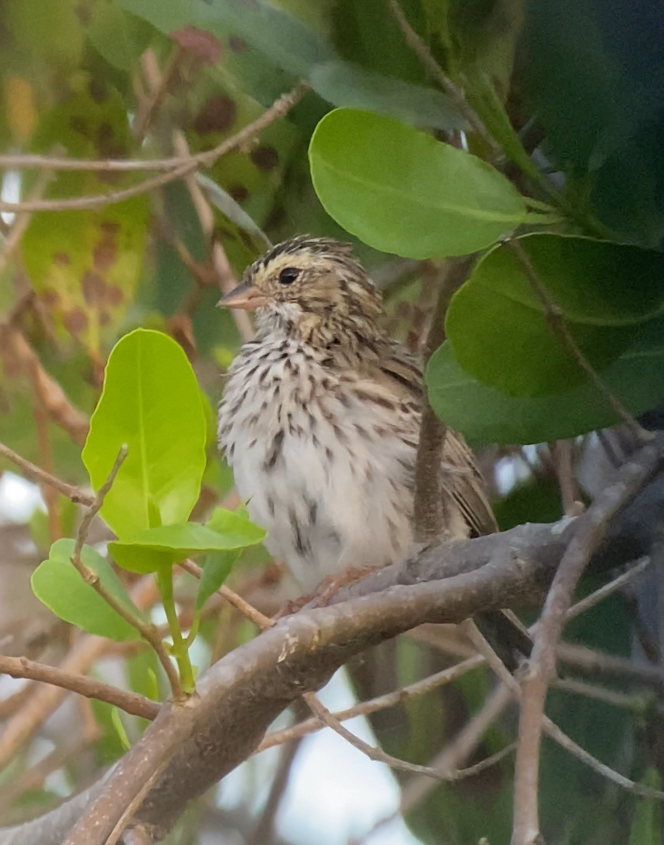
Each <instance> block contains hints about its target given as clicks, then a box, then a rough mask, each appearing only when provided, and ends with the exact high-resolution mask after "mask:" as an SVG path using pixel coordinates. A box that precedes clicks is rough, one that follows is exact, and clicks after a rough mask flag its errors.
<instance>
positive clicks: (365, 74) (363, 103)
mask: <svg viewBox="0 0 664 845" xmlns="http://www.w3.org/2000/svg"><path fill="white" fill-rule="evenodd" d="M310 81H311V85H312V87H313V89H314V90H315V91H316V92H317V93H318V94H320V95H321V97H324V98H325V99H326V100H328V101H329V102H330V103H333V104H334V105H335V106H346V107H349V108H355V109H367V110H369V111H374V112H378V114H387V115H392V116H393V117H396V118H398V119H399V120H401V121H403V122H404V123H412V124H413V125H415V126H423V127H433V128H435V129H448V130H449V129H467V128H468V125H467V123H466V121H465V120H464V118H463V117H461V115H460V114H459V112H458V111H457V110H456V109H455V108H454V106H452V104H451V103H450V101H449V99H448V98H447V97H446V96H445V94H443V93H442V92H441V91H436V90H435V89H434V88H425V87H424V86H423V85H413V84H412V83H410V82H403V81H402V80H400V79H396V78H395V77H393V76H383V75H382V74H380V73H373V72H372V71H369V70H365V69H364V68H362V67H360V66H359V65H355V64H350V63H348V62H341V61H336V62H327V63H326V64H321V65H316V66H315V67H314V69H313V71H312V72H311V77H310Z"/></svg>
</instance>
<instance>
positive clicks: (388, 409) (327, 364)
mask: <svg viewBox="0 0 664 845" xmlns="http://www.w3.org/2000/svg"><path fill="white" fill-rule="evenodd" d="M220 305H222V306H223V307H226V308H242V309H247V310H252V311H255V312H256V316H257V321H256V327H257V333H256V339H255V340H252V341H250V342H248V343H245V344H244V346H242V348H241V350H240V352H239V354H238V355H237V357H236V358H235V360H234V361H233V363H232V365H231V367H230V370H229V374H228V381H227V383H226V388H225V392H224V397H223V400H222V402H221V404H220V407H219V428H218V435H219V445H220V448H221V450H223V452H224V453H225V456H226V460H227V461H228V463H229V465H230V466H231V467H232V469H233V473H234V476H235V483H236V486H237V490H238V493H239V495H240V496H241V497H242V499H243V500H244V501H246V502H247V507H248V511H249V514H250V516H251V518H252V520H253V521H254V522H256V523H257V524H258V525H260V526H262V527H263V528H264V529H266V531H267V538H266V540H265V545H266V546H267V548H268V550H269V551H270V552H271V553H272V555H273V556H274V557H276V558H281V559H283V560H284V561H285V563H286V565H287V567H288V569H289V570H290V572H291V574H292V576H293V577H294V579H295V581H296V583H297V585H298V587H299V588H300V589H301V590H303V591H307V592H311V591H313V590H314V589H315V588H316V587H317V586H318V585H319V584H320V583H321V582H322V581H323V580H325V579H326V578H331V577H335V576H340V575H343V573H344V572H348V571H351V570H353V571H357V570H361V569H363V568H375V567H380V566H386V565H388V564H391V563H395V562H398V561H401V560H402V559H403V558H404V557H405V556H406V554H407V553H408V550H409V548H410V547H411V544H412V543H413V541H414V539H415V538H414V536H413V505H414V490H415V456H416V451H417V446H418V438H419V428H420V415H421V410H422V401H423V383H422V372H421V369H420V366H419V363H418V361H417V359H416V358H415V357H414V356H413V355H412V354H411V353H410V352H409V351H408V350H407V349H406V348H405V347H404V346H402V345H401V344H400V343H398V342H397V341H395V340H393V339H392V338H391V337H389V336H388V335H387V334H386V332H385V330H384V329H383V328H382V320H381V318H382V317H383V315H384V312H383V307H382V302H381V295H380V292H379V291H378V290H377V288H376V287H375V286H374V284H373V283H372V281H371V280H370V279H369V277H368V276H367V273H366V272H365V270H364V269H363V267H362V266H361V264H360V263H359V262H358V261H357V260H356V259H355V258H354V257H353V254H352V247H351V246H350V245H349V244H344V243H340V242H338V241H336V240H333V239H331V238H312V237H308V236H306V235H305V236H298V237H295V238H292V239H291V240H288V241H285V242H283V243H280V244H278V245H277V246H275V247H274V248H273V249H271V250H270V251H269V252H268V253H267V254H266V255H264V256H262V257H261V258H259V259H258V260H257V261H255V262H254V263H253V264H252V265H251V266H250V267H249V268H248V269H247V270H246V272H245V274H244V277H243V280H242V283H241V284H240V285H239V286H238V287H237V288H235V289H234V290H233V291H231V292H230V293H229V294H227V295H226V296H225V297H223V299H222V300H221V302H220ZM440 478H441V495H442V496H443V498H444V508H443V512H444V513H445V515H446V524H445V526H444V534H445V536H446V537H448V538H453V539H458V538H465V537H470V536H476V535H481V534H487V533H491V532H493V531H495V530H497V526H496V521H495V518H494V515H493V512H492V510H491V506H490V504H489V501H488V498H487V494H486V490H485V486H484V481H483V479H482V476H481V474H480V472H479V470H478V467H477V464H476V461H475V458H474V456H473V453H472V452H471V450H470V449H469V447H468V446H467V444H466V442H465V441H464V439H463V437H462V436H461V435H460V434H458V433H457V432H455V431H452V430H451V429H447V432H446V437H445V441H444V449H443V456H442V461H441V466H440Z"/></svg>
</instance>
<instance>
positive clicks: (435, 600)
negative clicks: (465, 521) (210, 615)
mask: <svg viewBox="0 0 664 845" xmlns="http://www.w3.org/2000/svg"><path fill="white" fill-rule="evenodd" d="M657 448H661V443H660V442H659V440H658V442H657ZM657 461H658V452H657V449H656V448H655V447H653V446H648V447H646V448H644V449H642V450H641V451H640V452H639V453H638V454H637V455H636V456H635V457H634V458H633V459H632V460H631V461H630V462H629V463H628V464H627V465H626V466H625V467H623V468H622V469H621V470H620V471H619V473H618V475H617V478H616V482H615V484H614V485H612V487H611V489H612V490H613V493H614V496H619V497H620V498H621V499H622V500H623V501H624V500H625V498H626V497H627V496H628V495H630V494H631V493H632V492H633V489H634V486H635V484H636V483H637V482H636V479H637V477H639V478H640V481H639V483H642V482H643V481H644V480H645V479H646V477H647V476H648V474H649V473H650V472H651V471H652V469H653V467H654V466H655V465H656V464H657ZM609 505H610V511H611V512H612V511H613V509H614V499H613V498H611V501H610V502H607V500H606V499H605V498H603V497H600V498H599V499H598V501H597V502H596V503H595V504H594V505H592V506H591V507H590V508H589V510H588V511H587V513H586V514H584V515H583V516H581V517H577V519H575V520H569V519H567V520H563V521H562V522H561V523H555V524H553V525H532V524H529V525H523V526H519V527H518V528H515V529H512V530H511V531H506V532H503V533H499V534H494V535H491V536H489V537H479V538H477V539H473V540H465V541H458V542H454V543H443V544H439V545H434V546H431V547H429V548H426V549H424V550H423V551H421V552H420V553H419V554H418V555H417V556H416V557H413V558H411V559H409V560H408V561H405V562H404V563H402V564H400V565H394V566H390V567H387V568H385V569H383V570H381V571H378V572H375V573H372V574H371V575H369V576H368V577H367V578H365V579H363V580H362V581H360V582H357V584H355V585H352V586H349V587H347V588H345V590H344V591H343V592H344V593H345V599H346V600H345V601H344V600H343V598H344V597H343V596H342V595H341V594H340V595H338V596H335V597H334V599H333V601H335V602H337V603H334V604H331V605H330V606H328V607H323V608H311V609H305V610H303V611H300V612H299V613H297V614H295V615H293V616H289V617H285V618H283V619H281V620H280V621H279V622H278V623H277V624H276V625H274V626H273V627H271V628H270V629H269V630H266V631H264V632H263V633H262V634H261V635H260V636H259V637H257V638H255V639H254V640H251V641H250V642H248V643H245V644H244V645H242V646H241V647H240V648H238V649H236V650H235V651H233V652H231V653H229V654H227V655H226V656H225V657H223V658H222V659H221V660H220V661H219V662H218V663H216V664H215V665H214V666H212V667H211V668H210V669H209V670H208V671H207V672H206V673H204V674H203V675H202V676H201V678H200V679H199V682H198V686H197V693H196V694H195V695H194V696H192V697H191V698H190V699H189V700H188V701H187V702H186V703H185V704H184V705H177V704H174V703H167V704H165V705H164V706H163V707H162V709H161V711H160V713H159V715H158V717H157V719H156V720H155V721H154V722H153V724H152V725H151V726H150V727H149V728H148V730H147V731H146V732H145V734H144V735H143V737H141V739H140V740H139V742H138V743H137V744H136V745H135V746H134V747H133V748H132V749H131V750H130V751H129V752H128V753H127V754H126V755H125V757H124V758H123V759H122V761H121V762H120V764H119V766H118V767H117V769H116V770H114V771H113V772H112V774H111V775H110V777H109V779H108V781H107V782H106V783H105V785H104V788H103V789H102V790H101V793H100V794H99V796H98V797H97V798H96V799H95V800H92V801H91V802H90V804H89V806H88V808H87V810H86V812H85V813H82V814H80V817H79V819H78V821H77V823H76V825H75V827H74V828H73V830H72V831H71V832H70V834H69V837H68V838H67V839H66V842H67V845H100V843H104V842H105V840H106V838H107V837H108V836H109V835H110V834H111V832H112V831H113V829H114V828H115V826H116V824H117V823H118V821H119V820H120V819H121V818H122V816H123V814H124V812H125V809H126V807H127V806H128V804H129V802H130V801H131V800H132V799H133V797H134V796H135V795H136V794H137V792H138V790H139V789H140V787H141V784H143V783H144V782H145V780H146V779H147V778H148V777H151V776H152V775H153V773H154V772H155V771H157V770H158V769H159V768H160V767H161V766H162V765H163V764H164V760H166V761H168V762H167V763H166V766H165V768H164V771H163V773H162V774H161V776H160V777H159V779H158V780H157V782H156V784H155V786H154V787H153V789H152V790H151V791H150V792H149V794H148V795H147V797H146V800H145V801H144V803H143V805H142V806H141V807H140V809H139V810H137V812H136V814H135V816H134V820H133V824H134V825H138V827H139V829H140V830H141V832H147V833H148V834H149V835H150V836H151V837H152V840H153V841H154V840H158V839H159V838H160V837H162V838H163V836H165V835H166V833H167V832H168V830H170V828H171V827H172V826H173V824H174V823H175V821H176V820H177V819H178V818H179V816H180V815H181V813H182V812H183V811H184V808H185V807H186V805H187V804H188V802H189V801H190V800H192V799H193V798H195V797H197V796H199V795H201V794H202V793H203V792H204V791H205V790H206V789H207V788H208V787H209V786H211V785H212V784H214V783H216V782H217V781H218V780H219V779H220V778H222V777H223V776H224V775H225V774H227V773H228V772H229V771H231V770H232V769H233V768H235V767H236V766H237V765H238V764H239V763H240V762H242V761H243V760H244V759H246V758H247V757H248V756H249V755H250V754H251V753H252V752H253V751H254V750H255V749H256V748H257V747H258V745H259V743H260V741H261V739H262V738H263V735H264V734H265V731H266V730H267V728H268V726H269V725H270V724H271V723H272V721H273V720H274V718H275V717H276V716H277V715H278V714H279V713H280V712H281V711H282V710H283V709H284V708H285V707H287V706H288V705H289V704H290V703H291V702H292V701H294V700H295V699H297V698H298V697H299V696H301V695H302V693H303V692H307V691H313V690H316V689H318V688H319V687H320V686H321V685H322V684H324V683H325V682H326V681H327V680H328V679H329V677H331V675H332V674H333V673H334V672H335V671H336V669H337V668H338V667H339V666H341V665H343V664H344V663H345V662H347V660H348V659H349V658H350V657H351V656H352V655H354V654H358V653H359V652H361V651H364V650H365V649H367V648H368V647H370V646H372V645H376V644H377V643H379V642H382V641H384V640H386V639H389V638H391V637H394V636H397V635H398V634H400V633H403V632H405V631H407V630H410V629H411V628H413V627H415V626H416V625H419V624H422V623H425V622H431V623H439V622H459V621H461V620H462V619H465V618H467V617H469V616H472V615H473V614H475V613H476V612H478V611H481V610H485V609H491V608H501V607H510V606H512V605H514V604H522V603H524V602H528V601H532V600H537V598H538V597H541V595H542V591H543V589H546V586H547V585H548V584H549V583H550V582H551V580H552V578H553V577H554V573H555V571H556V568H557V566H558V564H559V563H560V561H561V559H562V557H563V556H564V555H565V552H566V549H568V547H569V548H570V549H572V550H573V549H574V548H575V547H576V546H578V543H579V539H577V540H576V541H575V540H574V538H575V537H576V535H577V532H579V531H580V533H581V535H583V533H584V531H585V529H584V526H585V525H587V522H588V520H590V521H592V522H593V524H594V523H595V522H601V521H602V520H603V519H606V518H607V517H606V509H607V507H609ZM376 591H378V592H376ZM609 771H610V770H609ZM613 774H615V773H613ZM53 824H55V820H54V821H53ZM66 830H67V828H64V830H63V829H62V828H60V833H61V838H60V840H56V841H58V842H62V840H63V839H64V838H65V834H66ZM28 841H31V843H32V845H43V843H42V842H40V841H38V840H36V839H33V840H28ZM0 843H2V845H6V843H5V842H4V841H3V839H2V836H0Z"/></svg>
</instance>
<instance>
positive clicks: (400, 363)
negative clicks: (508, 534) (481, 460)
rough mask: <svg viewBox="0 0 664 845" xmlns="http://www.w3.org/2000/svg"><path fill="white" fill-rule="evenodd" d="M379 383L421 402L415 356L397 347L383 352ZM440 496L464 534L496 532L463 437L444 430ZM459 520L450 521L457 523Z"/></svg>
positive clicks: (475, 465) (475, 464)
mask: <svg viewBox="0 0 664 845" xmlns="http://www.w3.org/2000/svg"><path fill="white" fill-rule="evenodd" d="M378 368H379V371H380V372H379V380H380V381H381V382H382V383H383V384H384V385H385V387H387V388H388V389H390V390H391V391H392V392H394V393H396V394H397V395H398V396H401V397H402V398H408V399H411V400H414V401H416V402H417V403H418V404H420V403H421V401H422V395H423V386H422V371H421V369H420V366H419V363H418V362H417V359H416V358H415V356H413V355H411V354H410V353H409V352H408V351H407V350H406V349H404V348H403V347H402V346H400V345H399V344H396V343H395V344H393V345H391V346H390V347H389V348H388V349H386V350H385V354H384V355H383V356H381V358H380V361H379V364H378ZM441 470H442V488H443V489H442V494H443V496H446V497H447V496H449V497H450V499H451V501H450V505H451V506H456V508H457V509H458V511H459V512H460V514H461V516H462V517H463V521H464V523H465V525H466V526H467V534H470V535H471V536H480V535H483V534H492V533H493V532H494V531H497V530H498V526H497V523H496V518H495V516H494V515H493V510H492V509H491V505H490V503H489V499H488V497H487V494H486V487H485V483H484V479H483V477H482V474H481V473H480V471H479V467H478V466H477V461H476V460H475V456H474V454H473V452H472V451H471V449H470V448H469V446H468V444H467V443H466V441H465V440H464V438H463V436H462V435H461V434H459V433H458V432H456V431H454V430H453V429H451V428H447V430H446V434H445V442H444V444H443V457H442V466H441ZM457 521H458V520H452V523H453V524H454V523H456V522H457Z"/></svg>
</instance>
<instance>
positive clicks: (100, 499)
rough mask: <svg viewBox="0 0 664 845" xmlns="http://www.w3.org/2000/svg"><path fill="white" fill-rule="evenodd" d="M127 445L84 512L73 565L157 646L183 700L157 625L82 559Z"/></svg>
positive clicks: (177, 696) (175, 691) (175, 695)
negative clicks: (138, 612)
mask: <svg viewBox="0 0 664 845" xmlns="http://www.w3.org/2000/svg"><path fill="white" fill-rule="evenodd" d="M127 452H128V450H127V447H126V446H122V447H121V448H120V451H119V452H118V456H117V458H116V459H115V463H114V464H113V468H112V469H111V471H110V473H109V475H108V478H107V479H106V481H105V482H104V484H103V485H102V486H101V487H100V489H99V492H98V493H97V495H96V496H95V498H94V501H93V502H92V504H91V505H90V507H89V508H88V509H87V511H86V513H85V516H84V517H83V519H82V520H81V525H80V527H79V529H78V534H77V536H76V545H75V546H74V553H73V554H72V557H71V562H72V564H73V565H74V567H75V569H76V571H77V572H78V573H79V574H80V576H81V578H83V580H84V581H85V583H86V584H89V585H90V586H91V587H92V589H93V590H94V591H95V592H96V593H98V595H100V596H101V597H102V598H103V599H104V601H105V602H106V603H107V604H108V605H110V606H111V607H112V608H113V610H114V611H115V612H116V613H117V614H118V616H121V617H122V618H123V619H124V620H125V622H128V623H129V624H130V625H131V626H132V628H135V629H136V630H137V631H138V633H139V634H140V635H141V637H143V639H144V640H146V641H147V642H148V643H149V644H150V645H151V646H152V648H153V649H154V650H155V652H156V654H157V657H158V658H159V662H160V663H161V665H162V668H163V670H164V672H165V673H166V677H167V678H168V682H169V683H170V685H171V690H172V692H173V698H174V700H175V701H182V700H184V699H185V698H186V697H187V696H186V694H185V692H184V691H183V689H182V685H181V684H180V678H179V676H178V673H177V670H176V668H175V666H174V665H173V663H172V662H171V659H170V657H169V656H168V655H167V654H166V650H165V649H164V644H163V643H162V641H161V638H160V637H159V634H158V633H157V629H156V628H155V627H154V625H151V624H147V623H145V622H143V621H142V620H141V619H140V618H139V617H138V616H136V615H135V614H134V613H132V612H131V610H129V608H128V607H127V606H126V605H124V604H123V603H122V602H121V601H118V599H117V598H116V597H115V596H114V595H113V594H112V593H111V592H109V591H108V590H107V589H106V587H104V585H103V584H102V583H101V581H100V579H99V576H98V575H97V573H96V572H94V571H93V570H92V569H90V568H89V567H88V566H86V565H85V564H84V563H83V561H82V560H81V552H82V550H83V546H84V544H85V541H86V539H87V536H88V531H89V530H90V525H91V524H92V520H93V519H94V518H95V516H96V515H97V514H98V513H99V511H100V510H101V508H102V506H103V504H104V499H105V498H106V494H107V493H108V491H109V490H110V489H111V487H112V486H113V482H114V481H115V476H116V475H117V474H118V471H119V470H120V467H121V466H122V464H123V463H124V460H125V458H126V457H127Z"/></svg>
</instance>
